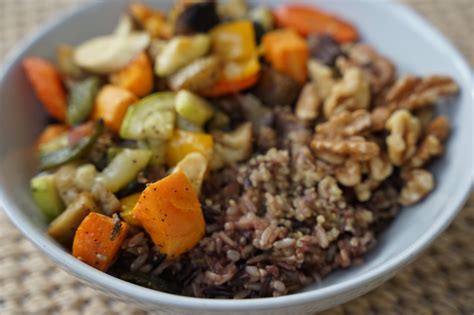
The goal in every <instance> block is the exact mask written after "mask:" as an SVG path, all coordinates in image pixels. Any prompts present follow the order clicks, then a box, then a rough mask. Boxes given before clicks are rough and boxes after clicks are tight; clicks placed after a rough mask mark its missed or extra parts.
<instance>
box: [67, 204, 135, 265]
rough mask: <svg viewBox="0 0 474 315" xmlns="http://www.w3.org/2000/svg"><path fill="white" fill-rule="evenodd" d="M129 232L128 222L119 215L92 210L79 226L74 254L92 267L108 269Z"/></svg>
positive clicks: (73, 249)
mask: <svg viewBox="0 0 474 315" xmlns="http://www.w3.org/2000/svg"><path fill="white" fill-rule="evenodd" d="M127 233H128V224H127V223H125V222H122V221H120V219H118V217H116V218H110V217H107V216H105V215H103V214H99V213H95V212H91V213H89V214H88V215H87V217H86V218H85V219H84V220H83V221H82V223H81V225H79V227H78V228H77V231H76V234H75V236H74V242H73V244H72V255H73V256H74V257H76V258H77V259H79V260H81V261H83V262H85V263H86V264H88V265H91V266H92V267H95V268H97V269H99V270H101V271H106V270H107V269H108V268H109V267H110V265H112V263H113V262H114V261H115V258H116V256H117V254H118V252H119V250H120V247H121V246H122V243H123V241H124V240H125V237H127Z"/></svg>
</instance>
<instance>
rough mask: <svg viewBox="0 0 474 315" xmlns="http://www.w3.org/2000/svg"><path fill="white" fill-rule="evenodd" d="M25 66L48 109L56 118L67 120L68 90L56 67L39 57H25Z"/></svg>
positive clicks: (39, 96) (34, 87) (37, 94)
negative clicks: (66, 90) (65, 88)
mask: <svg viewBox="0 0 474 315" xmlns="http://www.w3.org/2000/svg"><path fill="white" fill-rule="evenodd" d="M23 68H24V69H25V71H26V76H27V77H28V79H29V80H30V82H31V85H32V86H33V89H34V91H35V93H36V96H37V97H38V98H39V100H40V101H41V103H43V106H44V108H45V109H46V111H47V112H48V113H49V114H50V115H51V116H53V117H54V118H56V119H58V120H60V121H65V120H66V109H67V99H66V92H65V90H64V86H63V83H62V81H61V76H60V74H59V72H58V71H57V70H56V68H55V67H54V66H53V65H52V64H51V63H49V62H48V61H47V60H45V59H42V58H38V57H28V58H25V59H23Z"/></svg>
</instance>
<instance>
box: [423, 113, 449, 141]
mask: <svg viewBox="0 0 474 315" xmlns="http://www.w3.org/2000/svg"><path fill="white" fill-rule="evenodd" d="M426 129H427V130H426V133H428V134H430V135H433V136H435V137H436V138H438V140H439V141H444V140H446V138H447V137H448V135H449V120H448V118H447V117H446V116H438V117H436V118H435V119H433V120H432V121H431V122H430V123H429V125H428V127H427V128H426Z"/></svg>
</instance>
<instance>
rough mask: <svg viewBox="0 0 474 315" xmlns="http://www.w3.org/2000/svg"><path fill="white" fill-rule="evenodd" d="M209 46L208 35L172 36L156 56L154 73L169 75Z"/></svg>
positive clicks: (205, 51)
mask: <svg viewBox="0 0 474 315" xmlns="http://www.w3.org/2000/svg"><path fill="white" fill-rule="evenodd" d="M210 46H211V38H210V37H209V35H204V34H199V35H194V36H177V37H173V39H171V40H170V41H169V42H168V43H167V44H166V46H165V47H163V49H162V50H161V52H160V54H159V55H158V56H157V57H156V62H155V73H156V74H157V75H158V76H161V77H166V76H169V75H171V74H173V73H175V72H176V71H178V70H179V69H181V68H182V67H184V66H186V65H188V64H190V63H191V62H192V61H194V60H196V59H198V58H200V57H202V56H204V55H205V54H206V53H207V52H208V51H209V48H210Z"/></svg>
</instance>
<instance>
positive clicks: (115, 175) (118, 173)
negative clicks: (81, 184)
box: [96, 149, 152, 192]
mask: <svg viewBox="0 0 474 315" xmlns="http://www.w3.org/2000/svg"><path fill="white" fill-rule="evenodd" d="M151 155H152V154H151V151H149V150H134V149H123V150H122V151H121V152H120V153H118V154H117V156H116V157H114V159H113V160H112V162H110V164H109V165H107V167H106V168H105V169H104V170H103V171H102V172H101V173H100V174H99V175H98V176H97V179H96V180H97V181H98V182H101V183H102V184H104V186H105V187H106V188H107V189H108V190H109V191H111V192H117V191H119V190H120V189H121V188H123V187H125V186H126V185H127V184H128V183H129V182H131V181H132V180H133V179H135V178H136V176H137V174H138V172H139V171H141V170H142V169H144V168H145V166H146V165H147V164H148V162H149V161H150V158H151Z"/></svg>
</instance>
